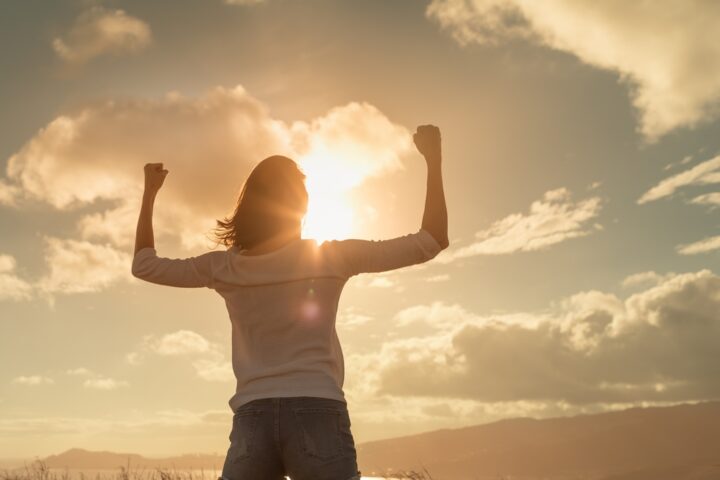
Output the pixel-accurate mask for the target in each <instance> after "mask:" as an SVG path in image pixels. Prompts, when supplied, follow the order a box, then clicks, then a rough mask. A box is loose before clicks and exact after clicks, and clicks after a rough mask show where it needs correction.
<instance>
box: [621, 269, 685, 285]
mask: <svg viewBox="0 0 720 480" xmlns="http://www.w3.org/2000/svg"><path fill="white" fill-rule="evenodd" d="M675 275H676V274H675V273H668V274H665V275H660V274H659V273H656V272H653V271H649V272H640V273H633V274H632V275H628V276H627V277H625V278H624V279H623V281H622V286H623V287H625V288H634V287H647V286H653V285H657V284H659V283H661V282H664V281H665V280H668V279H670V278H672V277H674V276H675Z"/></svg>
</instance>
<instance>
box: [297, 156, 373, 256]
mask: <svg viewBox="0 0 720 480" xmlns="http://www.w3.org/2000/svg"><path fill="white" fill-rule="evenodd" d="M332 160H333V159H332V155H331V154H330V152H328V151H324V150H319V151H315V152H313V153H311V154H309V155H307V156H305V157H303V158H302V159H301V160H300V164H301V165H302V168H303V171H304V172H305V174H306V175H307V178H306V180H305V186H306V187H307V190H308V195H309V199H308V212H307V215H305V220H304V223H303V230H302V236H303V238H314V239H315V240H317V241H318V242H324V241H325V240H340V239H344V238H349V237H350V235H351V234H352V232H353V216H354V212H353V208H352V206H351V205H350V202H349V200H348V193H349V190H350V189H351V188H353V187H354V186H356V185H357V184H359V183H360V182H361V181H362V176H361V175H358V174H357V173H356V172H355V171H353V170H352V169H349V168H347V167H345V168H343V165H342V164H341V162H337V161H335V162H333V161H332Z"/></svg>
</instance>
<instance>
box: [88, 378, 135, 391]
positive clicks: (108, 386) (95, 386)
mask: <svg viewBox="0 0 720 480" xmlns="http://www.w3.org/2000/svg"><path fill="white" fill-rule="evenodd" d="M128 385H129V383H128V382H126V381H125V380H115V379H114V378H110V377H97V378H88V379H87V380H85V381H84V382H83V386H84V387H85V388H89V389H91V390H106V391H107V390H117V389H118V388H122V387H127V386H128Z"/></svg>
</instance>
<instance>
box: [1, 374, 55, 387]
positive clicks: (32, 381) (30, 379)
mask: <svg viewBox="0 0 720 480" xmlns="http://www.w3.org/2000/svg"><path fill="white" fill-rule="evenodd" d="M12 383H16V384H18V385H27V386H30V387H35V386H38V385H52V384H53V383H55V380H53V379H52V378H49V377H44V376H42V375H28V376H25V375H21V376H19V377H15V378H14V379H13V381H12Z"/></svg>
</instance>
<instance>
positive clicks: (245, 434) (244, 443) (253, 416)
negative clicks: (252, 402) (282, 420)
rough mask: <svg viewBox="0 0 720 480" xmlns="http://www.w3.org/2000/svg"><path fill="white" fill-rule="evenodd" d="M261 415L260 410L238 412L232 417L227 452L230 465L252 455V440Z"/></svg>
mask: <svg viewBox="0 0 720 480" xmlns="http://www.w3.org/2000/svg"><path fill="white" fill-rule="evenodd" d="M262 413H263V412H262V410H239V411H237V412H236V413H235V415H233V426H232V431H231V432H230V449H229V451H228V457H229V460H230V461H231V462H232V463H237V462H239V461H240V460H243V459H245V458H248V457H250V455H251V454H252V452H253V439H254V437H255V432H256V431H257V429H258V425H259V423H260V416H261V415H262Z"/></svg>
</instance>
